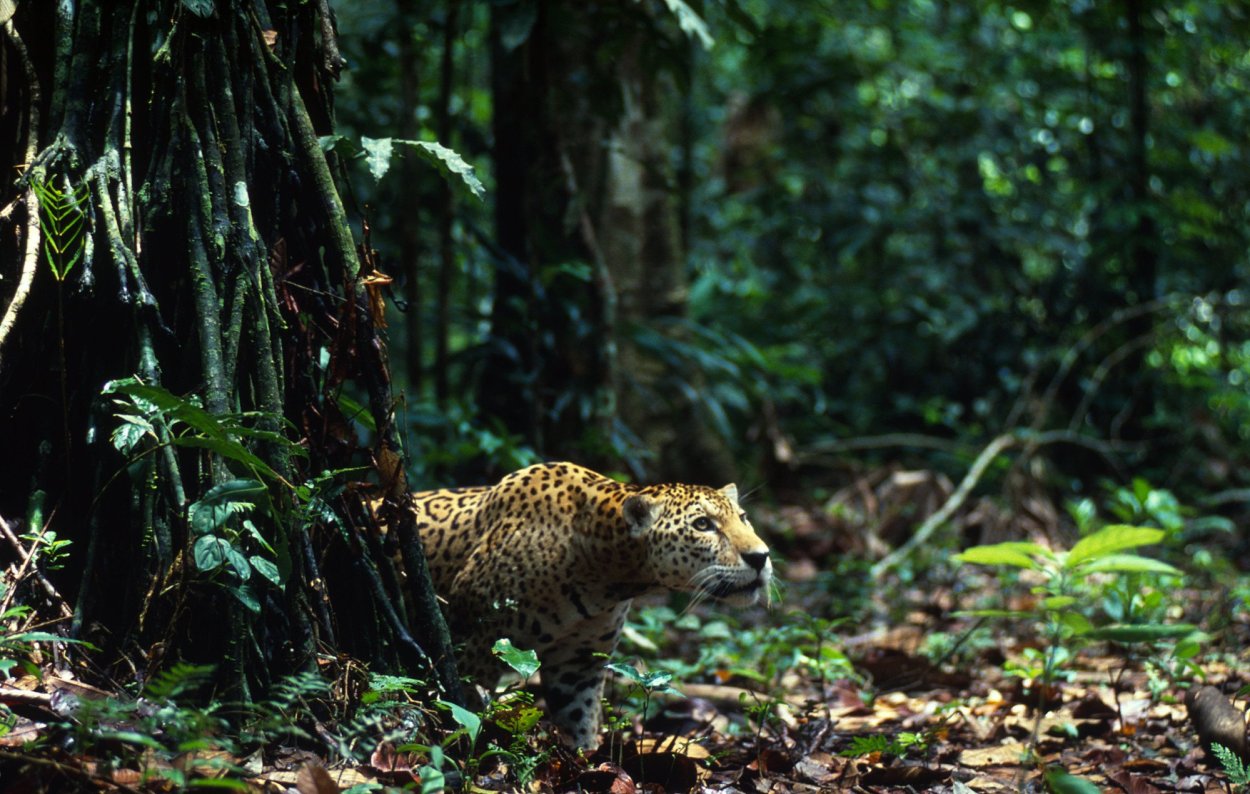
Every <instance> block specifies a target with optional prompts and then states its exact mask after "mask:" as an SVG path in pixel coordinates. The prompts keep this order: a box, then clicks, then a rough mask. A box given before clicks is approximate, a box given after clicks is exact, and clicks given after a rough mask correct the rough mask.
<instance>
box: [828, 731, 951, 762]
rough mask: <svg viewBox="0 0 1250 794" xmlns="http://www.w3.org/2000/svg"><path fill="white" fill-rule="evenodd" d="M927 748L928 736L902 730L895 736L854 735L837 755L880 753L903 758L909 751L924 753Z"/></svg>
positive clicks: (853, 755) (861, 755)
mask: <svg viewBox="0 0 1250 794" xmlns="http://www.w3.org/2000/svg"><path fill="white" fill-rule="evenodd" d="M928 749H929V737H928V736H926V735H925V734H923V733H912V732H909V731H903V732H902V733H900V734H898V735H897V736H893V737H889V736H885V735H883V734H879V733H878V734H873V735H872V736H856V737H854V738H852V739H851V746H850V747H848V748H847V749H845V750H843V751H842V752H841V753H839V755H841V756H844V757H846V758H861V757H863V756H866V755H881V756H885V757H893V758H898V759H903V758H906V757H907V754H908V753H909V752H918V753H924V752H926V751H928Z"/></svg>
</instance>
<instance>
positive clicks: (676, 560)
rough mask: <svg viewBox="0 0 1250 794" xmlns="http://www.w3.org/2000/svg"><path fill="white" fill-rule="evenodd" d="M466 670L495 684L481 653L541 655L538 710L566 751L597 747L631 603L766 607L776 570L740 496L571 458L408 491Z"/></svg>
mask: <svg viewBox="0 0 1250 794" xmlns="http://www.w3.org/2000/svg"><path fill="white" fill-rule="evenodd" d="M412 498H413V502H414V503H415V506H416V508H417V526H418V530H419V531H420V534H421V539H422V542H423V543H424V545H425V551H426V556H427V558H428V559H429V563H430V572H431V575H432V576H433V579H434V587H435V590H437V591H438V593H439V594H440V595H441V596H443V597H444V598H445V599H446V602H447V607H446V611H447V618H448V622H449V624H450V626H451V629H452V633H453V635H455V636H456V638H457V639H458V640H459V641H461V642H463V643H464V651H463V653H462V654H461V655H460V662H461V670H462V671H463V672H465V673H467V674H468V675H470V676H471V677H472V678H473V680H474V681H475V682H476V683H478V684H480V685H482V686H484V687H486V688H488V689H489V688H491V687H493V686H494V685H495V684H496V683H497V682H498V679H499V676H500V674H501V673H502V672H503V668H502V667H501V665H500V663H499V662H498V661H497V660H496V659H494V658H493V656H492V655H491V652H490V649H491V647H492V646H493V645H494V643H495V641H496V640H497V639H499V638H501V637H507V638H509V639H511V640H512V642H513V644H514V645H516V646H517V647H520V648H528V649H532V650H534V651H536V652H537V653H538V658H539V661H540V662H541V663H542V671H541V675H542V684H543V694H544V697H545V698H546V701H547V710H548V713H549V714H550V715H551V718H552V720H553V721H554V722H555V723H556V725H558V726H559V727H560V728H561V729H562V732H563V734H564V737H565V739H566V740H567V741H568V742H569V743H570V744H572V745H574V746H576V747H582V748H593V747H595V746H597V745H598V741H599V740H598V733H599V719H600V705H599V702H600V697H601V695H602V692H603V682H604V667H603V665H604V655H607V654H611V653H612V651H613V650H614V649H615V648H616V643H617V640H618V638H619V637H620V633H621V626H622V624H623V623H624V621H625V615H626V612H628V610H629V605H630V601H631V599H633V598H635V597H637V596H640V595H643V594H645V593H650V592H655V591H662V590H665V589H669V590H677V591H683V592H692V593H695V594H696V597H697V598H701V597H704V596H712V597H715V598H719V599H722V600H725V601H727V602H729V603H730V604H734V605H747V604H751V603H754V602H756V601H758V600H761V599H763V600H765V601H767V599H768V592H769V589H768V588H769V582H770V580H771V577H772V562H771V561H770V560H769V557H768V547H767V546H766V545H764V542H763V541H762V540H760V539H759V537H758V536H757V535H756V534H755V531H754V530H753V529H752V528H751V524H750V522H749V521H748V520H747V517H746V513H744V512H743V511H742V508H741V507H739V506H738V489H737V487H736V486H734V485H727V486H725V487H724V488H721V489H719V490H718V489H715V488H708V487H705V486H701V485H680V484H668V485H650V486H645V487H640V486H635V485H627V484H623V483H619V482H616V481H614V480H610V479H608V478H607V477H603V476H601V475H599V474H596V473H595V472H593V471H590V470H589V469H585V468H582V467H581V466H577V465H575V464H572V463H547V464H539V465H537V466H530V467H529V468H526V469H522V470H520V471H518V472H514V473H512V474H509V475H508V476H506V477H504V478H503V480H501V481H500V482H499V483H498V484H496V485H493V486H490V487H483V488H462V489H453V490H442V491H427V492H422V493H416V494H413V497H412Z"/></svg>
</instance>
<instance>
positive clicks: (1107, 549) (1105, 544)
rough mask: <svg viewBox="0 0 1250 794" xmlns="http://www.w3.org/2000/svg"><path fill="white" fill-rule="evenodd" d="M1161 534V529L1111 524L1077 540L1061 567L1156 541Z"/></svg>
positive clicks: (1072, 565) (1161, 536) (1073, 566)
mask: <svg viewBox="0 0 1250 794" xmlns="http://www.w3.org/2000/svg"><path fill="white" fill-rule="evenodd" d="M1163 536H1164V532H1163V530H1161V529H1153V528H1151V527H1134V526H1130V525H1128V524H1112V525H1110V526H1107V527H1103V528H1102V529H1100V530H1098V531H1097V532H1095V533H1094V534H1092V535H1086V536H1085V537H1083V538H1081V539H1080V540H1079V541H1077V543H1076V545H1075V546H1073V547H1072V550H1071V551H1069V552H1068V556H1067V557H1066V558H1065V559H1064V563H1063V567H1064V568H1066V569H1068V570H1071V569H1073V568H1075V567H1076V566H1077V565H1080V564H1081V563H1083V562H1085V561H1086V560H1096V559H1099V558H1101V557H1106V556H1108V555H1110V554H1115V553H1116V552H1118V551H1123V550H1124V549H1131V548H1135V547H1137V546H1148V545H1150V544H1151V543H1158V542H1159V541H1161V540H1163Z"/></svg>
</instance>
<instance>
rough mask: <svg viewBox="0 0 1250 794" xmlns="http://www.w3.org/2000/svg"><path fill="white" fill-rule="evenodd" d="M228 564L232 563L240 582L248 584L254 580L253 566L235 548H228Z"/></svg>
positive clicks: (231, 565) (228, 546)
mask: <svg viewBox="0 0 1250 794" xmlns="http://www.w3.org/2000/svg"><path fill="white" fill-rule="evenodd" d="M226 562H228V563H230V567H231V568H233V569H234V572H235V574H236V575H237V576H238V577H239V581H241V582H246V581H247V580H248V579H250V578H252V564H251V563H250V562H248V560H247V557H244V556H243V555H242V554H241V553H239V550H238V549H236V548H235V547H234V546H230V545H227V546H226Z"/></svg>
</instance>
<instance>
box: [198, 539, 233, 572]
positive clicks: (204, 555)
mask: <svg viewBox="0 0 1250 794" xmlns="http://www.w3.org/2000/svg"><path fill="white" fill-rule="evenodd" d="M227 550H231V551H233V550H232V549H230V541H228V540H226V539H225V538H219V537H217V536H216V535H203V536H201V537H200V538H199V539H198V540H196V541H195V545H194V546H192V547H191V559H192V560H194V561H195V567H196V568H199V569H200V570H201V571H215V570H217V569H218V568H220V567H221V566H223V565H225V564H226V551H227Z"/></svg>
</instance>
